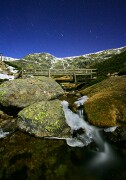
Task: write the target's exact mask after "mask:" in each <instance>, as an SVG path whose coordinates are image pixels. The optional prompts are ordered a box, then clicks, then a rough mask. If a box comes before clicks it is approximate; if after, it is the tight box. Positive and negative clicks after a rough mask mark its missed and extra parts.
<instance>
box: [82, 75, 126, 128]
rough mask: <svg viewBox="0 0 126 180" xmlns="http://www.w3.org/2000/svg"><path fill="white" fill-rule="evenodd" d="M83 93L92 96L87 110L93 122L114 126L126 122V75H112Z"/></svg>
mask: <svg viewBox="0 0 126 180" xmlns="http://www.w3.org/2000/svg"><path fill="white" fill-rule="evenodd" d="M81 93H82V94H83V95H88V96H89V97H90V98H89V100H88V101H87V102H86V103H85V111H86V113H87V116H88V120H89V122H90V123H91V124H94V125H97V126H114V125H118V124H119V123H121V122H126V77H111V78H109V79H107V80H104V81H102V82H100V83H98V84H96V85H93V86H91V87H88V88H86V89H85V90H83V91H81Z"/></svg>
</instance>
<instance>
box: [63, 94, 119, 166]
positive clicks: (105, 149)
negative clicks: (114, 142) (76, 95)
mask: <svg viewBox="0 0 126 180" xmlns="http://www.w3.org/2000/svg"><path fill="white" fill-rule="evenodd" d="M87 99H88V97H87V96H83V97H82V98H80V99H78V101H76V102H75V103H76V105H77V106H78V107H79V106H81V105H83V104H84V102H85V101H86V100H87ZM62 106H63V110H64V113H65V118H66V122H67V124H68V125H69V126H70V127H71V133H74V131H77V130H79V129H80V128H81V129H83V132H84V133H82V134H81V135H80V134H79V133H76V136H75V137H73V138H66V142H67V144H68V145H69V146H71V147H84V146H87V145H88V144H90V143H91V142H93V141H94V142H95V143H96V145H97V151H96V152H94V155H95V156H94V158H93V159H92V160H91V162H90V163H89V166H90V165H91V166H92V167H93V166H97V165H100V164H101V163H106V162H109V161H111V160H113V159H114V158H113V157H114V153H113V151H112V150H111V147H110V146H109V144H108V143H107V142H104V140H103V138H102V136H101V134H100V132H101V131H102V130H103V129H100V128H98V127H95V126H93V125H90V124H89V123H88V122H86V121H85V120H84V117H83V112H82V111H81V110H78V113H73V112H72V111H71V110H70V109H69V108H68V106H69V104H68V102H67V101H62ZM115 129H116V127H112V128H107V129H105V130H104V131H106V132H110V131H113V130H115Z"/></svg>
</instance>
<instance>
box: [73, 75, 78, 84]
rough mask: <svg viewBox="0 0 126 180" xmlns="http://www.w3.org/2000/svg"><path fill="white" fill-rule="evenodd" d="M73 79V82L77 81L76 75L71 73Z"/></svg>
mask: <svg viewBox="0 0 126 180" xmlns="http://www.w3.org/2000/svg"><path fill="white" fill-rule="evenodd" d="M73 79H74V82H75V83H76V82H77V76H76V74H75V73H74V74H73Z"/></svg>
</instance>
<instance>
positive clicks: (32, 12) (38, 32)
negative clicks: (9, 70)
mask: <svg viewBox="0 0 126 180" xmlns="http://www.w3.org/2000/svg"><path fill="white" fill-rule="evenodd" d="M125 45H126V0H0V52H2V53H3V55H4V56H9V57H16V58H22V57H24V56H25V55H27V54H30V53H40V52H48V53H50V54H53V55H54V56H56V57H67V56H77V55H83V54H87V53H93V52H97V51H101V50H105V49H111V48H118V47H122V46H125Z"/></svg>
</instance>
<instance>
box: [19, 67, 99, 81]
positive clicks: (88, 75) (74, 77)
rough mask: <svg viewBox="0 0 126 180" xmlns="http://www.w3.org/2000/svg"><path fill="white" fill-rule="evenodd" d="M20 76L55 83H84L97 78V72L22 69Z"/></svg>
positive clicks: (88, 70) (87, 70)
mask: <svg viewBox="0 0 126 180" xmlns="http://www.w3.org/2000/svg"><path fill="white" fill-rule="evenodd" d="M21 76H22V77H28V76H46V77H53V78H54V79H56V80H57V81H58V79H59V81H69V82H84V80H85V79H95V78H97V72H96V69H22V71H21ZM61 77H62V78H61ZM65 77H66V78H65Z"/></svg>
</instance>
